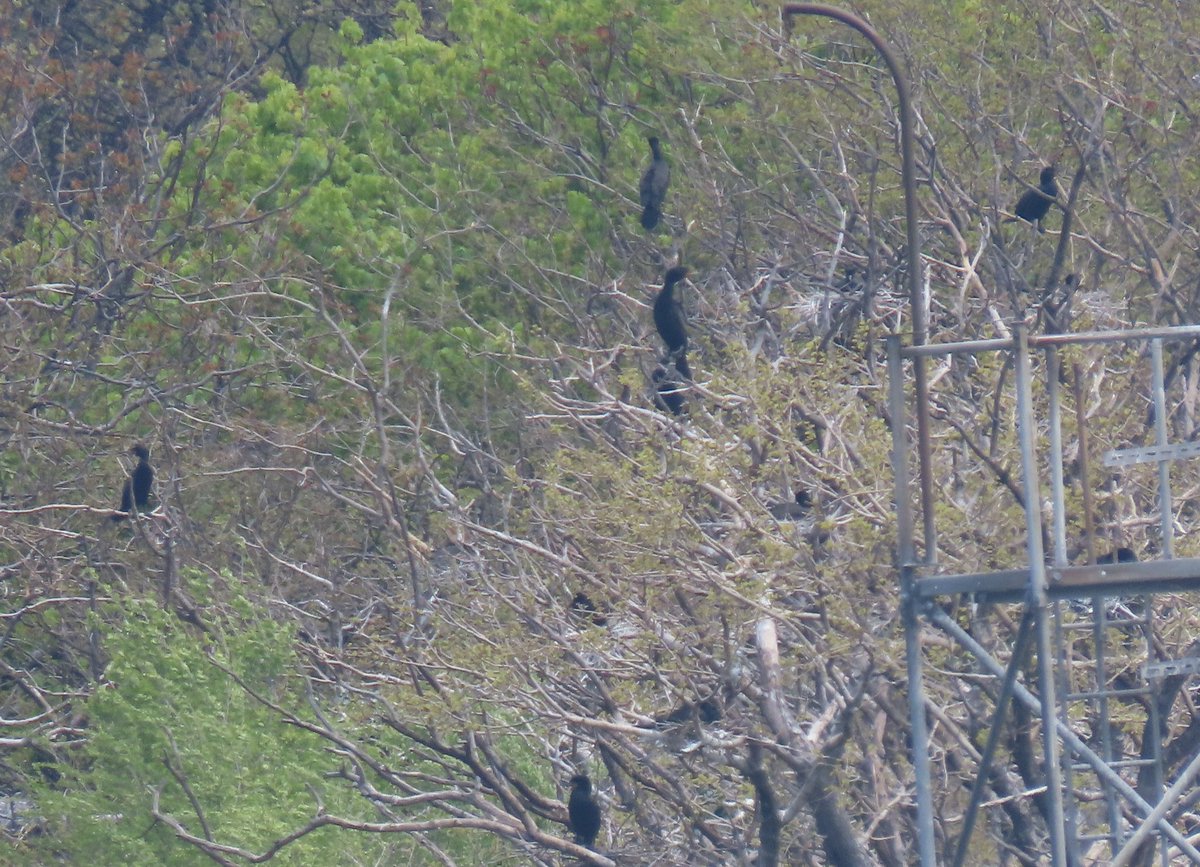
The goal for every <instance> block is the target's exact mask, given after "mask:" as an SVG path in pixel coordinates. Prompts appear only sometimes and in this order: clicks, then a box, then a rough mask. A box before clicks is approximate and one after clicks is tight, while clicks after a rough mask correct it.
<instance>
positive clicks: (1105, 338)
mask: <svg viewBox="0 0 1200 867" xmlns="http://www.w3.org/2000/svg"><path fill="white" fill-rule="evenodd" d="M1156 337H1161V338H1163V339H1165V340H1183V339H1186V338H1188V337H1200V325H1172V326H1164V327H1161V328H1125V329H1122V330H1119V331H1080V332H1077V333H1075V334H1038V335H1030V336H1029V338H1028V340H1029V346H1030V347H1031V348H1039V347H1045V346H1064V345H1070V344H1076V343H1121V342H1123V341H1132V340H1137V341H1143V340H1152V339H1154V338H1156ZM1015 346H1016V341H1015V340H1013V339H1012V338H1007V337H995V338H991V339H988V340H963V341H959V342H957V343H925V344H922V345H921V346H905V347H902V348H901V350H900V354H901V355H902V356H903V357H904V358H916V357H918V356H925V357H935V356H941V355H958V354H962V353H973V352H987V351H989V350H991V351H998V350H1005V349H1013V348H1015Z"/></svg>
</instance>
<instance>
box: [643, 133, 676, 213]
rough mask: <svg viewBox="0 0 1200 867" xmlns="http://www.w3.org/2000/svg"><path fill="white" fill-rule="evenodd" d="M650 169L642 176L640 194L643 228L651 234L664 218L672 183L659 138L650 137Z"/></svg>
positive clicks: (669, 169)
mask: <svg viewBox="0 0 1200 867" xmlns="http://www.w3.org/2000/svg"><path fill="white" fill-rule="evenodd" d="M646 141H648V142H649V143H650V154H651V157H652V158H651V160H650V167H649V168H648V169H646V173H645V174H644V175H642V182H641V184H640V185H639V186H638V193H639V195H640V196H641V199H642V228H643V229H645V230H646V231H647V232H649V231H650V230H651V229H653V228H654V227H655V226H657V225H658V221H659V219H660V218H661V217H662V205H663V200H664V199H666V197H667V185H668V184H670V183H671V166H670V164H669V163H668V162H667V160H666V158H665V157H664V156H663V154H662V146H661V145H659V143H658V138H657V137H655V136H650V137H649V138H648V139H646Z"/></svg>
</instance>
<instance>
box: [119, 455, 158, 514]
mask: <svg viewBox="0 0 1200 867" xmlns="http://www.w3.org/2000/svg"><path fill="white" fill-rule="evenodd" d="M129 451H130V452H131V453H132V454H134V455H135V456H136V457H137V459H138V462H137V466H135V467H134V468H133V472H132V473H130V475H129V478H128V479H126V480H125V487H123V488H122V489H121V512H122V513H123V514H118V515H113V516H112V519H113V520H114V521H120V520H123V519H125V518H128V517H129V512H130V511H132V509H133V507H134V505H136V506H137V509H138V511H139V512H141V511H142V510H144V509H145V508H146V507H147V506H148V505H150V487H151V485H153V484H154V470H152V469H151V468H150V452H149V451H148V450H147V449H146V447H145V446H144V445H141V444H140V443H139V444H138V445H135V446H134V447H133V448H131V449H130V450H129Z"/></svg>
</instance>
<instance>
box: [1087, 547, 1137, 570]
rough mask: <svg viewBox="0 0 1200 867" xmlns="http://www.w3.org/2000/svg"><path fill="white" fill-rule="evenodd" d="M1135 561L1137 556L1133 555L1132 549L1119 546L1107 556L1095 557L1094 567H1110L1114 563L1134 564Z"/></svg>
mask: <svg viewBox="0 0 1200 867" xmlns="http://www.w3.org/2000/svg"><path fill="white" fill-rule="evenodd" d="M1137 561H1138V558H1137V554H1135V553H1133V549H1132V548H1126V547H1124V546H1121V547H1120V548H1118V549H1117V550H1115V551H1110V552H1108V553H1107V554H1101V555H1100V556H1099V557H1097V558H1096V565H1097V566H1111V565H1113V564H1114V563H1136V562H1137Z"/></svg>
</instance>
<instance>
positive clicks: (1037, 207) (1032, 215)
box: [1004, 166, 1058, 230]
mask: <svg viewBox="0 0 1200 867" xmlns="http://www.w3.org/2000/svg"><path fill="white" fill-rule="evenodd" d="M1057 199H1058V184H1056V183H1055V182H1054V166H1046V167H1045V168H1044V169H1042V174H1041V176H1040V178H1039V179H1038V187H1037V189H1036V190H1026V191H1025V193H1024V194H1023V195H1022V196H1021V198H1020V199H1018V200H1017V207H1016V208H1015V209H1013V213H1014V214H1016V216H1015V217H1009V218H1008V219H1006V220H1005V221H1004V222H1006V223H1015V222H1016V221H1017V220H1024V221H1025V222H1027V223H1034V224H1036V225H1037V227H1038V229H1039V230H1040V229H1041V228H1042V218H1043V217H1045V216H1046V214H1047V212H1048V211H1049V210H1050V206H1051V205H1052V204H1053V203H1054V202H1055V201H1056V200H1057Z"/></svg>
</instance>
